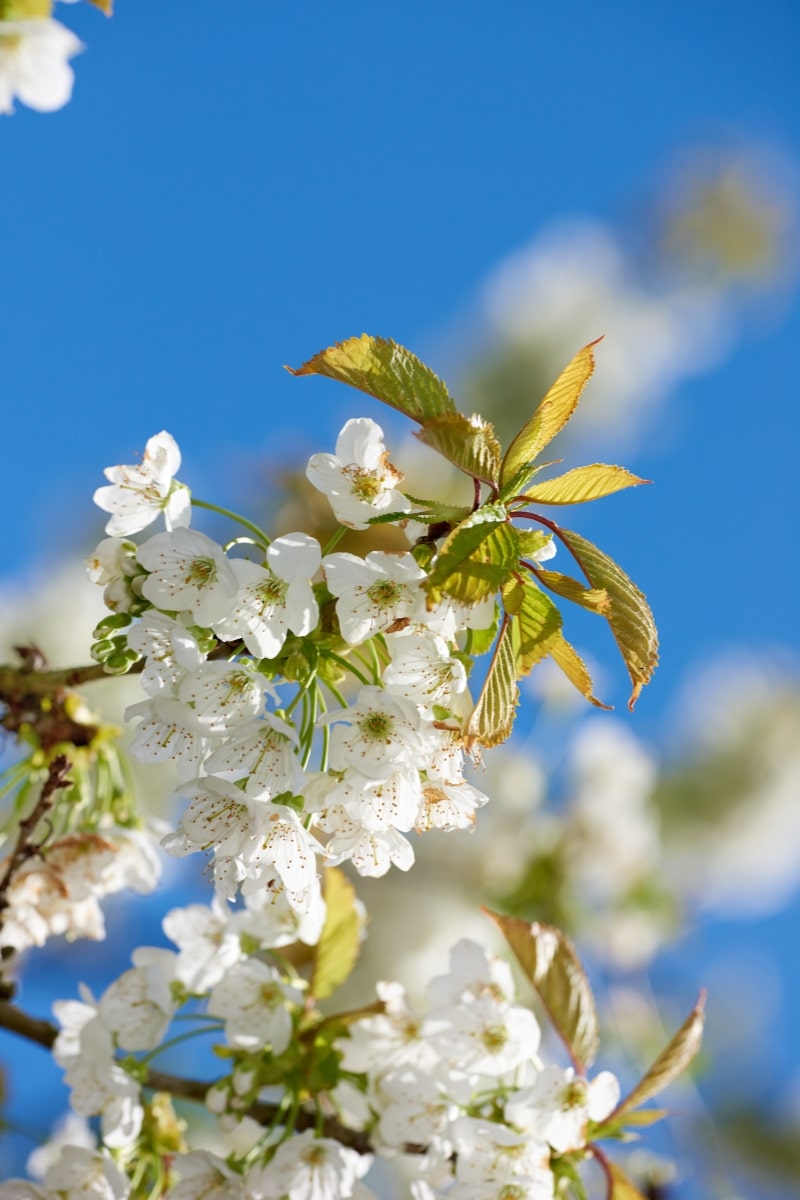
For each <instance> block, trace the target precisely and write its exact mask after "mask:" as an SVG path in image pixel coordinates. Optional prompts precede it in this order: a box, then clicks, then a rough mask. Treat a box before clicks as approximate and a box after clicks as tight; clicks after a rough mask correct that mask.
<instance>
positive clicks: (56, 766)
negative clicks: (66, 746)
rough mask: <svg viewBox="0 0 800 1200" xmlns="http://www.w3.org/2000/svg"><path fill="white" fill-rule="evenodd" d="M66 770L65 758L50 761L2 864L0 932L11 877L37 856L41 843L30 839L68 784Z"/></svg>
mask: <svg viewBox="0 0 800 1200" xmlns="http://www.w3.org/2000/svg"><path fill="white" fill-rule="evenodd" d="M69 768H70V762H69V759H68V758H67V756H66V754H59V755H58V756H57V757H56V758H54V759H53V761H52V762H51V763H50V767H49V769H48V772H47V779H46V780H45V781H44V785H43V787H42V791H41V794H40V796H39V799H38V800H37V801H36V803H35V804H34V806H33V808H32V809H31V811H30V812H29V813H28V815H27V817H23V819H22V820H21V821H20V823H19V834H18V836H17V844H16V845H15V847H14V849H13V850H12V851H11V853H10V854H9V856H8V858H7V859H6V860H5V864H4V866H3V872H2V875H0V928H1V927H2V925H3V910H4V909H6V908H8V904H9V900H8V889H9V886H10V885H11V882H12V880H13V878H14V874H15V872H16V871H18V870H19V868H20V867H21V866H22V864H23V863H24V862H25V861H26V860H27V859H29V858H34V857H35V856H36V855H37V854H39V853H40V851H41V848H42V843H41V842H34V841H33V835H34V833H35V832H36V827H37V825H38V824H39V822H40V821H41V820H42V818H43V817H44V815H45V814H46V812H47V810H48V809H49V808H50V806H51V804H52V803H53V797H54V795H55V794H56V792H57V791H59V790H60V789H61V788H64V787H68V786H69V780H68V779H67V772H68V771H69Z"/></svg>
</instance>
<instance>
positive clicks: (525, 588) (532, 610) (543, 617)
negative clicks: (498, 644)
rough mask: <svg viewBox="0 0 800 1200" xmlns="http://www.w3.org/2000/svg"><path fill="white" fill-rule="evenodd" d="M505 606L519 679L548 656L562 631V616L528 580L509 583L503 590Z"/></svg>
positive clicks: (524, 578) (525, 578) (513, 580)
mask: <svg viewBox="0 0 800 1200" xmlns="http://www.w3.org/2000/svg"><path fill="white" fill-rule="evenodd" d="M503 604H504V605H505V608H506V612H508V613H509V614H510V615H511V633H512V645H513V647H514V670H515V673H516V676H517V679H519V678H520V677H521V676H522V675H527V674H528V673H529V672H530V671H531V670H532V668H533V667H534V666H535V665H536V663H537V662H540V661H541V660H542V659H543V658H545V657H546V656H547V654H549V652H550V646H551V644H552V642H553V641H554V640H555V638H556V637H557V636H558V635H559V631H560V629H561V613H560V612H559V611H558V609H557V608H556V606H555V604H553V601H552V600H550V598H549V597H548V596H545V594H544V592H543V591H541V590H540V589H539V588H538V587H537V586H536V584H535V583H534V582H533V580H531V579H530V578H527V577H523V579H522V580H517V579H511V580H509V582H508V583H507V584H506V585H505V586H504V588H503Z"/></svg>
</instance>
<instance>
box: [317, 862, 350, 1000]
mask: <svg viewBox="0 0 800 1200" xmlns="http://www.w3.org/2000/svg"><path fill="white" fill-rule="evenodd" d="M325 903H326V905H327V915H326V917H325V925H324V927H323V930H322V934H321V935H320V939H319V943H318V945H317V952H316V955H315V958H314V969H313V971H312V973H311V984H310V991H311V995H312V996H314V997H315V998H316V999H317V1000H324V999H326V997H328V996H330V995H332V994H333V992H335V991H336V989H337V988H338V987H340V986H341V985H342V984H343V983H344V981H345V979H347V977H348V975H349V974H350V972H351V971H352V969H353V967H354V966H355V963H356V959H357V958H358V952H359V948H360V946H361V933H362V926H363V918H362V916H361V914H360V912H359V910H358V907H357V903H356V892H355V888H354V887H353V885H352V883H351V882H350V880H349V879H348V878H347V876H346V875H344V874H343V873H342V872H341V871H338V870H337V869H336V867H328V868H327V870H326V872H325Z"/></svg>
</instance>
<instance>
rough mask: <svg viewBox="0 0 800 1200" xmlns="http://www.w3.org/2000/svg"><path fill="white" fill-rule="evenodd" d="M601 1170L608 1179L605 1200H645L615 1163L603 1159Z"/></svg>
mask: <svg viewBox="0 0 800 1200" xmlns="http://www.w3.org/2000/svg"><path fill="white" fill-rule="evenodd" d="M603 1169H604V1171H605V1173H606V1178H607V1179H608V1194H607V1200H645V1197H644V1196H643V1195H642V1193H641V1192H640V1191H639V1189H638V1188H637V1187H636V1186H635V1185H634V1184H633V1183H631V1181H630V1179H629V1178H628V1176H627V1175H626V1174H625V1172H624V1171H623V1170H622V1169H621V1167H618V1166H617V1164H616V1163H612V1162H609V1161H608V1159H605V1161H604V1163H603Z"/></svg>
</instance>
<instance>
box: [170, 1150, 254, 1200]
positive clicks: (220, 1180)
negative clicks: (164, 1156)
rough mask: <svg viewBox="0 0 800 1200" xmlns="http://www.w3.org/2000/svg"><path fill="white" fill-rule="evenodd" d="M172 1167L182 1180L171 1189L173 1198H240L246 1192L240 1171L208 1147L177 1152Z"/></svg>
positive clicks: (201, 1199)
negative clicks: (183, 1152)
mask: <svg viewBox="0 0 800 1200" xmlns="http://www.w3.org/2000/svg"><path fill="white" fill-rule="evenodd" d="M173 1167H174V1169H175V1170H176V1172H177V1173H178V1175H179V1176H180V1182H179V1183H177V1184H176V1185H175V1187H173V1188H171V1189H170V1192H169V1195H170V1200H241V1198H242V1197H243V1196H244V1181H243V1179H242V1177H241V1175H237V1174H236V1173H235V1172H234V1171H232V1170H231V1168H230V1167H229V1166H228V1164H227V1163H226V1162H225V1161H224V1159H221V1158H220V1157H219V1156H218V1155H216V1154H211V1153H210V1152H209V1151H208V1150H192V1151H191V1153H190V1154H178V1155H176V1156H175V1158H174V1160H173Z"/></svg>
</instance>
